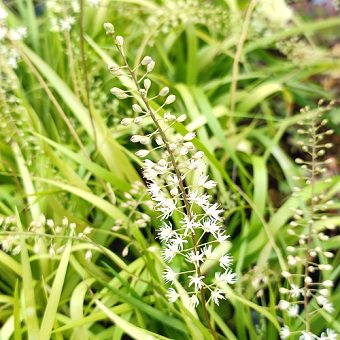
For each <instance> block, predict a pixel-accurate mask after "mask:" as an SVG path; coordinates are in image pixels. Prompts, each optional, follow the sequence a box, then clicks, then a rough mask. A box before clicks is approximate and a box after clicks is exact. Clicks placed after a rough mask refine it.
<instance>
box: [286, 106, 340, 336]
mask: <svg viewBox="0 0 340 340" xmlns="http://www.w3.org/2000/svg"><path fill="white" fill-rule="evenodd" d="M321 104H322V102H321V103H320V106H319V108H318V110H316V111H315V112H311V111H309V109H308V108H306V109H303V110H302V112H303V113H305V114H307V119H306V121H304V122H301V123H300V125H303V128H300V129H298V133H299V134H300V135H305V136H306V140H304V141H300V143H299V144H300V146H301V148H302V151H304V152H305V154H306V159H302V158H297V159H296V160H295V162H296V163H297V164H300V165H301V168H302V169H303V172H304V175H303V176H299V177H297V178H296V179H297V180H303V181H304V183H305V184H306V185H308V186H310V191H308V193H307V195H308V201H307V204H308V206H307V210H305V211H304V210H303V209H294V220H293V221H291V222H290V226H291V227H292V228H291V229H289V230H288V233H289V234H290V235H292V236H295V237H297V238H298V243H299V247H292V246H289V247H287V250H288V252H290V253H291V254H290V255H288V264H289V266H290V267H291V268H294V267H296V271H295V272H293V271H291V272H287V273H283V275H284V277H285V278H287V279H289V286H290V287H289V289H287V288H283V287H282V288H281V289H280V292H281V293H282V294H285V295H288V297H289V299H290V301H286V300H281V301H280V303H279V308H280V309H281V310H283V311H286V312H287V313H288V316H289V317H291V318H298V319H300V321H301V322H302V323H303V324H304V330H303V331H298V332H290V330H289V328H288V327H287V326H284V327H283V328H282V331H281V338H282V339H285V338H288V337H289V336H291V335H292V334H293V333H299V334H300V337H299V339H300V340H312V339H323V340H333V339H336V338H337V335H336V334H335V332H334V331H333V330H331V329H327V330H326V332H323V333H322V334H321V336H320V337H318V336H317V335H315V334H314V333H312V332H311V319H312V317H313V316H314V315H316V313H317V312H318V311H319V310H324V311H326V312H328V313H332V312H333V311H334V308H333V305H332V304H331V302H330V301H329V294H330V293H329V288H330V287H332V286H333V282H332V281H331V280H324V279H323V276H324V275H325V274H324V272H327V271H330V270H331V269H332V266H331V265H330V264H328V263H322V262H323V257H324V258H326V259H327V258H332V257H333V253H331V252H328V251H323V250H322V248H321V246H320V244H321V242H322V241H324V240H327V239H328V238H329V236H328V235H326V234H324V233H323V232H320V233H317V232H316V230H315V227H316V225H315V222H317V221H325V220H327V216H326V215H325V211H326V210H327V209H329V206H330V205H331V204H332V201H327V202H323V199H324V196H323V195H322V194H317V191H316V185H317V180H318V177H320V176H321V175H322V174H323V173H325V172H326V171H327V170H326V168H324V167H323V166H324V165H325V164H327V161H323V160H322V159H321V157H322V156H324V155H325V150H326V149H328V148H331V147H332V144H331V143H324V142H323V139H324V137H325V136H327V135H330V134H332V133H333V130H326V131H323V127H324V126H325V125H326V124H327V120H326V119H323V120H321V117H322V115H323V113H324V111H326V110H329V108H330V105H329V106H327V107H321ZM327 180H328V179H326V181H327ZM301 193H302V192H301V189H300V188H299V187H296V188H294V196H299V195H300V194H301ZM325 227H326V228H328V229H332V228H334V226H332V225H325ZM304 231H306V234H305V233H304ZM300 266H302V268H303V270H302V272H303V274H299V270H298V268H299V267H300ZM316 277H319V280H316V281H315V278H316ZM301 281H302V286H301ZM301 297H302V300H300V298H301ZM313 298H314V299H315V300H316V302H317V304H318V305H319V309H316V310H315V309H312V305H311V303H310V300H311V299H313ZM301 305H302V306H303V310H304V318H303V317H302V316H301V315H300V308H299V306H301Z"/></svg>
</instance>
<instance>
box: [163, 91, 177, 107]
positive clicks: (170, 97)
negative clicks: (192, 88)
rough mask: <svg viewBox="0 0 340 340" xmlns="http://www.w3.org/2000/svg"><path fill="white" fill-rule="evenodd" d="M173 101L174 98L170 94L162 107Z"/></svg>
mask: <svg viewBox="0 0 340 340" xmlns="http://www.w3.org/2000/svg"><path fill="white" fill-rule="evenodd" d="M175 100H176V96H175V95H174V94H170V96H168V97H167V98H166V99H165V102H164V105H169V104H172V103H173V102H174V101H175Z"/></svg>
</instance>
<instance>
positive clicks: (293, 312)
mask: <svg viewBox="0 0 340 340" xmlns="http://www.w3.org/2000/svg"><path fill="white" fill-rule="evenodd" d="M298 314H299V306H298V305H290V306H289V308H288V315H289V316H290V317H293V318H294V317H296V316H297V315H298Z"/></svg>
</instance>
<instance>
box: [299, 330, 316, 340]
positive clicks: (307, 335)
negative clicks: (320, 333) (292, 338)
mask: <svg viewBox="0 0 340 340" xmlns="http://www.w3.org/2000/svg"><path fill="white" fill-rule="evenodd" d="M317 338H318V337H317V336H316V335H315V334H313V333H311V332H304V331H303V332H302V333H301V335H300V337H299V340H313V339H317Z"/></svg>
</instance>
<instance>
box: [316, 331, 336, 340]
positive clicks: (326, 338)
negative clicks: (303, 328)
mask: <svg viewBox="0 0 340 340" xmlns="http://www.w3.org/2000/svg"><path fill="white" fill-rule="evenodd" d="M337 339H338V334H337V333H336V332H335V331H333V329H330V328H327V329H326V332H322V333H321V336H320V340H337Z"/></svg>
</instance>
